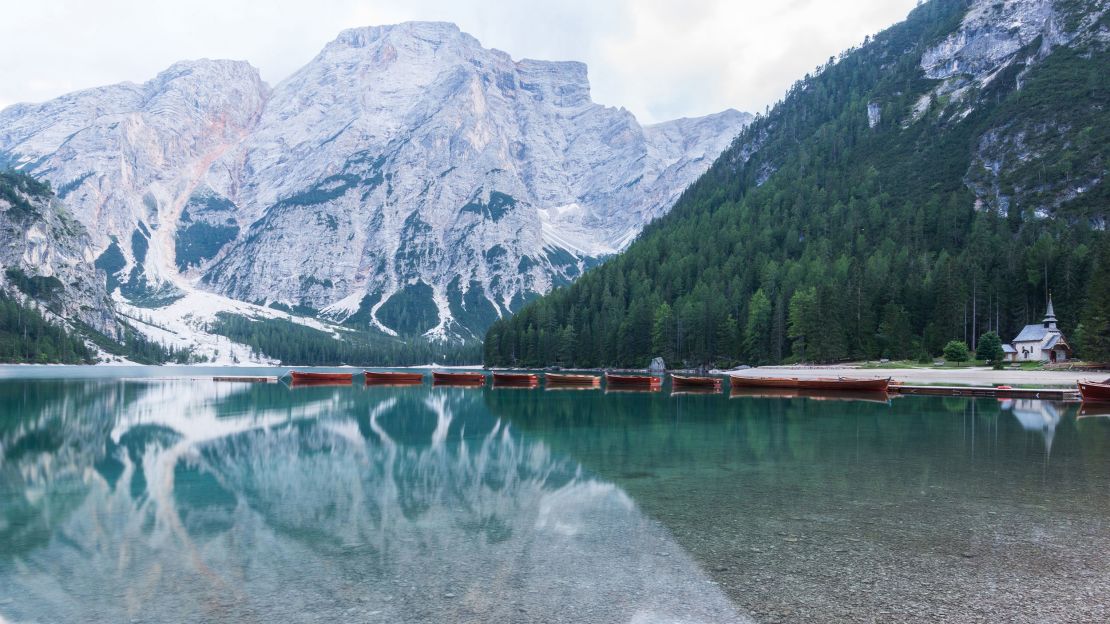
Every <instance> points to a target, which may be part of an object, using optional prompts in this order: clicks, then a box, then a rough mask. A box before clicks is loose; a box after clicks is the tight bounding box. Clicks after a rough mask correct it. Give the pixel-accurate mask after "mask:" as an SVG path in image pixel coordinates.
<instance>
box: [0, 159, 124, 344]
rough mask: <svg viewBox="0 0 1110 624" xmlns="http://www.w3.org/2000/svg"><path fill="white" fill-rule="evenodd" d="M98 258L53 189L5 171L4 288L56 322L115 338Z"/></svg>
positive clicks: (0, 187)
mask: <svg viewBox="0 0 1110 624" xmlns="http://www.w3.org/2000/svg"><path fill="white" fill-rule="evenodd" d="M93 258H94V257H93V251H92V246H91V243H90V241H89V237H88V234H87V232H86V230H85V228H84V227H83V226H82V225H81V224H80V223H78V222H77V221H76V220H75V219H74V218H73V215H71V214H70V213H69V212H68V211H66V209H65V208H64V207H63V206H62V204H61V202H59V201H57V200H56V199H55V198H54V196H53V193H52V192H51V191H50V188H49V187H47V186H46V185H45V184H42V183H40V182H38V181H36V180H34V179H32V178H30V177H28V176H23V175H19V174H13V173H4V172H0V288H3V290H5V291H6V292H7V293H8V294H9V295H10V296H15V297H17V298H19V299H20V300H21V301H25V302H34V304H35V306H36V307H37V308H39V309H40V310H42V311H44V312H45V313H46V315H47V316H48V317H51V318H53V319H55V320H59V321H61V320H70V321H79V322H81V323H85V324H87V325H88V326H90V327H93V328H95V329H96V330H98V331H100V332H102V333H105V334H108V335H113V336H114V335H116V334H117V332H118V325H117V323H116V319H115V314H114V313H113V310H112V304H111V301H110V300H109V298H108V293H107V291H106V290H105V288H104V274H103V273H101V272H99V271H97V269H96V268H95V267H94V266H93Z"/></svg>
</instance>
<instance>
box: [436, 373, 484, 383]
mask: <svg viewBox="0 0 1110 624" xmlns="http://www.w3.org/2000/svg"><path fill="white" fill-rule="evenodd" d="M432 383H434V384H438V385H452V386H484V385H486V376H485V374H484V373H435V372H433V373H432Z"/></svg>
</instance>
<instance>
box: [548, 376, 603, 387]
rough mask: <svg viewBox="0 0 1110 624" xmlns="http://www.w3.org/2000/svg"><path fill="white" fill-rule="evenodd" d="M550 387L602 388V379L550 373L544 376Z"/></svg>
mask: <svg viewBox="0 0 1110 624" xmlns="http://www.w3.org/2000/svg"><path fill="white" fill-rule="evenodd" d="M543 378H544V379H545V380H547V385H549V386H600V385H601V377H597V376H595V375H563V374H556V373H548V374H546V375H544V376H543Z"/></svg>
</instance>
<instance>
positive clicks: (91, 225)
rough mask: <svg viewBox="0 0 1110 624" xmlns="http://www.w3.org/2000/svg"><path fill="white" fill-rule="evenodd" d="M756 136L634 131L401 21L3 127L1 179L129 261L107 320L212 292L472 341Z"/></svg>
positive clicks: (716, 125) (712, 123) (553, 77)
mask: <svg viewBox="0 0 1110 624" xmlns="http://www.w3.org/2000/svg"><path fill="white" fill-rule="evenodd" d="M749 119H750V115H746V114H743V113H739V112H736V111H733V110H731V109H730V110H727V111H722V112H721V113H718V114H715V115H711V116H707V117H701V118H693V119H686V120H673V121H670V122H663V123H659V124H651V125H648V126H642V125H640V124H639V122H637V121H636V119H635V117H634V116H633V115H632V114H631V113H629V112H628V111H626V110H624V109H616V108H611V107H606V106H602V105H598V104H595V103H593V102H592V101H591V100H590V91H589V79H588V72H587V68H586V66H585V65H584V64H582V63H579V62H577V61H541V60H534V59H520V60H513V59H512V57H511V56H510V55H509V54H507V53H505V52H501V51H498V50H488V49H485V48H482V47H481V44H480V42H479V41H478V40H477V39H476V38H474V37H472V36H470V35H468V34H466V33H464V32H463V31H461V30H460V29H459V28H458V27H457V26H455V25H453V24H449V23H425V22H408V23H402V24H397V25H388V26H371V27H363V28H354V29H347V30H344V31H342V32H341V33H339V35H338V36H337V37H336V38H335V39H334V40H333V41H332V42H330V43H328V44H327V45H325V46H324V47H323V49H322V50H321V51H320V53H319V54H317V55H316V57H314V58H313V59H312V60H311V61H310V62H309V63H307V64H306V65H305V66H303V67H302V68H300V69H299V70H297V71H296V72H294V73H293V74H292V75H290V76H289V77H287V78H286V79H284V80H282V81H281V82H279V83H278V84H276V85H274V86H272V87H271V86H270V85H267V84H266V83H265V82H264V81H262V80H261V77H260V76H259V74H258V70H257V69H256V68H254V67H253V66H251V65H250V64H249V63H247V62H245V61H229V60H209V59H200V60H195V61H182V62H179V63H175V64H174V65H172V66H171V67H169V68H167V69H166V70H164V71H163V72H160V73H159V74H158V75H157V76H155V77H154V78H152V79H151V80H150V81H147V82H145V83H142V84H139V85H136V84H129V83H121V84H117V85H110V86H106V87H99V88H94V89H88V90H83V91H79V92H75V93H73V94H68V95H66V96H62V97H61V98H57V99H55V100H51V101H49V102H45V103H39V104H17V105H14V106H11V107H8V108H6V109H4V110H3V111H0V160H6V161H8V162H10V163H11V164H13V165H14V166H16V167H17V168H19V169H21V170H23V171H26V172H28V173H31V174H32V175H35V176H38V177H40V178H42V179H46V180H49V181H51V182H52V183H53V185H54V187H55V188H57V189H59V193H58V194H59V197H61V198H62V199H64V200H65V201H66V203H67V204H68V205H69V206H70V207H71V210H72V212H73V213H74V214H75V215H76V216H77V217H78V219H79V220H81V221H82V223H84V224H85V226H86V227H87V228H88V230H89V231H90V233H91V236H92V238H93V243H94V246H95V247H96V248H97V249H98V250H99V251H98V252H99V253H100V254H101V255H102V256H104V255H105V254H107V256H104V257H110V258H112V259H113V261H114V259H117V258H118V257H121V258H122V259H123V265H122V266H121V267H119V268H118V269H117V270H116V271H115V272H114V273H113V275H112V277H111V278H110V280H114V282H117V283H118V284H119V290H118V291H116V295H115V296H116V297H117V299H118V300H119V302H120V303H121V305H137V306H139V307H141V308H143V309H145V310H149V314H151V315H154V316H156V317H157V316H159V315H160V314H163V315H164V314H170V313H169V312H159V310H163V311H165V310H167V309H169V308H170V307H172V305H173V302H175V301H180V300H182V298H185V299H188V298H189V297H191V296H192V294H193V293H196V292H199V291H208V292H210V293H212V294H214V295H218V296H223V297H227V298H229V300H237V301H242V302H245V303H248V304H253V305H258V306H264V307H268V306H273V307H276V308H279V309H296V310H299V311H301V312H303V313H305V314H308V315H310V316H320V317H322V318H325V319H330V320H332V321H337V322H345V323H350V324H356V325H358V326H360V327H362V328H364V329H373V330H376V331H380V332H383V333H386V334H398V333H400V334H425V335H427V336H428V337H432V338H436V339H460V338H462V339H465V338H471V337H476V336H480V335H481V332H482V331H484V329H485V327H486V326H487V325H488V324H489V323H490V322H492V320H494V319H496V318H500V317H502V316H505V315H508V314H511V313H512V312H513V311H514V310H515V309H517V308H519V306H520V305H522V304H523V302H524V301H526V300H527V299H530V298H532V297H535V296H537V295H539V294H542V293H543V292H546V291H547V290H549V289H550V288H551V287H552V286H553V285H556V284H561V283H567V282H569V281H572V280H573V279H575V278H576V277H577V276H578V275H580V274H581V273H582V272H583V271H584V270H585V269H586V268H587V267H588V266H592V265H593V264H596V263H597V262H598V261H599V260H600V259H601V258H603V257H605V256H607V255H609V254H611V253H613V252H615V251H617V250H619V249H621V248H623V246H624V245H627V244H628V242H630V241H631V239H632V238H633V237H634V236H635V235H636V234H637V233H638V232H639V229H640V227H642V225H643V224H644V223H646V222H648V221H650V220H652V219H654V218H656V217H657V216H659V215H660V214H662V213H663V212H665V210H666V209H668V208H669V207H670V205H671V204H672V203H673V200H674V199H675V198H676V197H677V195H678V194H679V193H680V192H681V191H682V189H683V188H685V186H686V185H687V184H688V183H689V182H690V181H692V180H693V179H694V178H695V177H696V176H697V175H698V174H700V173H701V171H704V169H705V168H707V167H708V166H709V164H710V162H711V161H712V160H713V159H714V158H715V157H716V155H717V154H718V153H719V152H720V151H721V150H723V149H724V147H725V146H726V145H727V143H728V141H729V140H730V139H731V137H732V136H733V135H734V134H735V133H737V132H739V129H740V128H742V127H743V125H745V124H746V123H747V122H748V120H749ZM116 265H118V262H114V263H113V264H112V266H116ZM205 297H206V301H207V300H208V299H210V297H208V296H207V295H205ZM206 305H207V304H206ZM228 306H229V307H239V306H238V304H235V303H234V302H232V301H229V303H228ZM178 307H180V306H178ZM379 313H381V314H382V315H384V317H383V316H381V315H379ZM401 318H411V319H418V321H417V322H408V321H405V322H402V323H401V325H400V326H398V323H397V319H401ZM386 319H389V320H386ZM163 320H165V321H167V322H169V321H174V322H177V321H180V320H181V319H177V318H172V319H171V318H165V319H163ZM208 320H211V319H208ZM391 323H392V324H393V325H394V326H391V325H390V324H391ZM202 324H203V323H201V322H200V321H199V320H198V321H197V322H196V323H194V325H195V326H197V327H196V329H198V331H200V330H201V328H200V327H199V325H202Z"/></svg>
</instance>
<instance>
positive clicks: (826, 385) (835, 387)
mask: <svg viewBox="0 0 1110 624" xmlns="http://www.w3.org/2000/svg"><path fill="white" fill-rule="evenodd" d="M889 387H890V379H847V378H843V377H841V378H838V379H799V380H798V388H800V389H802V390H823V391H835V392H886V391H887V389H888V388H889Z"/></svg>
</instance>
